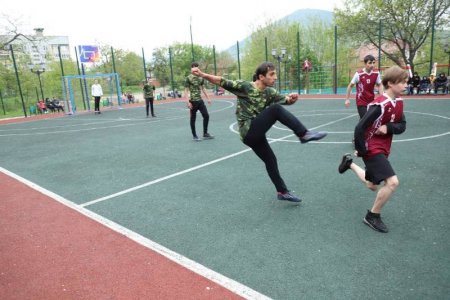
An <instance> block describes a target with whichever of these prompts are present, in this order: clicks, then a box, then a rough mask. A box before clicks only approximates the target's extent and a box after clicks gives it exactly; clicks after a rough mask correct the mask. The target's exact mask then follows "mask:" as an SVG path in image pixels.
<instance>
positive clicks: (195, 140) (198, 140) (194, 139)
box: [192, 136, 201, 142]
mask: <svg viewBox="0 0 450 300" xmlns="http://www.w3.org/2000/svg"><path fill="white" fill-rule="evenodd" d="M192 140H193V141H194V142H200V141H201V139H199V138H198V136H194V137H193V138H192Z"/></svg>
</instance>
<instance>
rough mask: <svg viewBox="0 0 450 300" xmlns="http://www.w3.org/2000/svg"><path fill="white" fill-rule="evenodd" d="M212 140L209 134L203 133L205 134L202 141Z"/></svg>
mask: <svg viewBox="0 0 450 300" xmlns="http://www.w3.org/2000/svg"><path fill="white" fill-rule="evenodd" d="M213 138H214V136H212V135H210V134H209V133H205V134H204V135H203V139H204V140H211V139H213Z"/></svg>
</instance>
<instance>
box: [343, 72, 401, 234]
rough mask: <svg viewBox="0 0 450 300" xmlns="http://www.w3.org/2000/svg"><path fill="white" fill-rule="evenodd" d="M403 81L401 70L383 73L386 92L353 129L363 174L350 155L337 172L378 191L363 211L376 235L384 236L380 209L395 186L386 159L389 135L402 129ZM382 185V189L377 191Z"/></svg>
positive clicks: (396, 181)
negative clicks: (349, 175) (353, 176)
mask: <svg viewBox="0 0 450 300" xmlns="http://www.w3.org/2000/svg"><path fill="white" fill-rule="evenodd" d="M407 81H408V73H407V72H406V71H405V70H403V69H402V68H400V67H398V66H394V67H391V68H389V69H387V70H386V72H385V73H384V77H383V80H382V83H383V86H384V88H385V90H386V92H385V93H384V94H383V95H381V96H378V97H377V98H376V99H375V100H374V101H373V102H372V103H370V104H369V105H368V110H367V113H366V114H365V115H364V116H363V117H362V119H361V120H360V121H359V123H358V125H356V128H355V149H356V151H355V155H356V156H359V157H362V158H363V161H364V164H365V166H366V170H363V169H362V168H361V167H359V166H358V165H357V164H355V163H354V162H353V160H352V157H351V155H350V154H345V155H344V156H343V157H342V161H341V163H340V165H339V168H338V171H339V173H341V174H342V173H344V172H345V171H347V170H348V169H352V171H353V172H355V174H356V175H357V177H358V178H359V179H360V180H361V181H362V182H363V183H364V184H365V185H366V186H367V187H368V188H369V189H370V190H372V191H377V190H378V193H377V195H376V197H375V201H374V203H373V206H372V209H370V210H368V211H367V214H366V216H365V217H364V219H363V222H364V223H365V224H366V225H368V226H369V227H370V228H372V229H374V230H377V231H380V232H388V228H387V227H386V225H385V224H384V223H383V221H382V220H381V215H380V213H381V209H382V208H383V206H384V205H385V204H386V202H387V201H388V200H389V198H390V197H391V196H392V193H393V192H394V191H395V190H396V188H397V187H398V185H399V181H398V178H397V175H396V174H395V172H394V169H393V168H392V166H391V164H390V163H389V161H388V156H389V153H390V152H391V145H392V137H393V135H394V134H401V133H403V132H404V131H405V129H406V120H405V115H404V114H403V99H402V98H400V95H401V93H402V92H403V91H404V90H405V89H406V87H407ZM382 181H384V185H383V186H382V187H381V188H380V189H378V185H379V184H380V183H381V182H382Z"/></svg>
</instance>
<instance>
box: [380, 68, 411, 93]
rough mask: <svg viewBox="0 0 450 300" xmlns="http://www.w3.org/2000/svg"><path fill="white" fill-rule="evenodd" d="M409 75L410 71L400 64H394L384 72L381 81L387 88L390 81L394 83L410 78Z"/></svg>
mask: <svg viewBox="0 0 450 300" xmlns="http://www.w3.org/2000/svg"><path fill="white" fill-rule="evenodd" d="M408 78H409V75H408V72H407V71H406V70H404V69H402V68H400V67H399V66H393V67H390V68H388V69H386V71H385V72H384V75H383V80H382V81H381V82H382V83H383V86H384V88H385V89H387V88H388V82H390V83H392V84H396V83H399V82H402V81H406V80H408Z"/></svg>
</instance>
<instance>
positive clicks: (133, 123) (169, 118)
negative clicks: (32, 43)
mask: <svg viewBox="0 0 450 300" xmlns="http://www.w3.org/2000/svg"><path fill="white" fill-rule="evenodd" d="M216 101H220V102H225V103H229V105H228V106H225V107H223V108H217V109H216V110H210V111H209V113H210V114H212V113H216V112H220V111H223V110H227V109H230V108H232V107H234V105H235V104H234V102H232V101H228V100H216ZM176 103H178V102H176ZM186 116H187V115H178V116H167V117H159V118H157V119H152V120H151V121H150V122H152V123H153V122H162V121H172V120H179V119H183V118H186ZM50 120H51V119H50ZM93 120H94V119H89V121H93ZM127 121H130V122H131V123H125V124H124V122H127ZM116 122H118V123H119V124H118V125H112V126H98V127H89V128H83V129H79V128H78V129H65V130H55V131H45V132H42V131H41V132H27V133H5V134H0V137H4V136H30V135H52V134H56V133H70V132H83V131H97V130H100V129H111V128H118V127H128V126H137V125H142V124H144V125H145V124H147V123H149V120H148V119H146V118H142V119H134V120H131V119H121V118H120V117H119V118H117V119H98V122H91V123H84V124H70V125H68V124H66V125H57V126H53V127H43V128H37V127H34V128H12V129H0V132H2V131H6V132H8V131H32V130H42V129H51V128H60V127H62V128H64V127H81V126H88V125H101V124H106V123H116ZM120 123H122V124H120ZM19 124H20V123H19Z"/></svg>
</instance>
